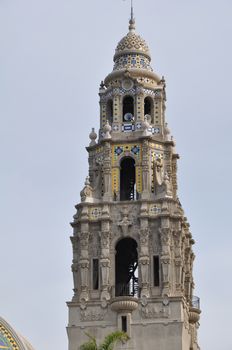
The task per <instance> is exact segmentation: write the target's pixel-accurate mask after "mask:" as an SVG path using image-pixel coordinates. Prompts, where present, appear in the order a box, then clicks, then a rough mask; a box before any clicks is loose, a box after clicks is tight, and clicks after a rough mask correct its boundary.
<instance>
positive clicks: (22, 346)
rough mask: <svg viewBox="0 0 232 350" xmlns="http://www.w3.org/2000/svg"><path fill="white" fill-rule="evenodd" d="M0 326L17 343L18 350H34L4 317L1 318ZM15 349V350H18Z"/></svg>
mask: <svg viewBox="0 0 232 350" xmlns="http://www.w3.org/2000/svg"><path fill="white" fill-rule="evenodd" d="M0 325H1V326H2V327H3V328H4V329H5V330H6V331H7V332H8V333H9V335H10V336H11V337H12V338H13V340H14V342H15V343H16V345H17V347H18V349H17V348H16V349H17V350H34V348H33V347H32V345H31V344H30V343H29V342H28V340H27V339H25V338H24V337H23V336H22V335H20V334H19V333H18V332H16V331H15V330H14V328H13V327H12V326H11V325H10V324H9V323H8V322H7V321H6V320H4V319H3V318H2V317H0ZM16 349H15V350H16Z"/></svg>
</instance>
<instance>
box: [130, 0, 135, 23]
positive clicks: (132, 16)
mask: <svg viewBox="0 0 232 350" xmlns="http://www.w3.org/2000/svg"><path fill="white" fill-rule="evenodd" d="M133 19H134V6H133V0H131V21H133Z"/></svg>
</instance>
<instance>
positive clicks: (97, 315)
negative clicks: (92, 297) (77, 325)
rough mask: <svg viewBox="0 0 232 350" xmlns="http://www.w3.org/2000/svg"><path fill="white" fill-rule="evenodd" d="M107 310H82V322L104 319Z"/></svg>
mask: <svg viewBox="0 0 232 350" xmlns="http://www.w3.org/2000/svg"><path fill="white" fill-rule="evenodd" d="M106 312H107V311H102V310H100V309H98V310H91V311H87V310H81V312H80V320H81V321H82V322H91V321H103V320H104V318H105V315H106Z"/></svg>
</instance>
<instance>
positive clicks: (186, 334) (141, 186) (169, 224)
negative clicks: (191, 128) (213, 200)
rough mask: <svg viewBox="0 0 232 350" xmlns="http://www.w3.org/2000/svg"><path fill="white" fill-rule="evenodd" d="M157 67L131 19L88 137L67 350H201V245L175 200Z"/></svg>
mask: <svg viewBox="0 0 232 350" xmlns="http://www.w3.org/2000/svg"><path fill="white" fill-rule="evenodd" d="M150 61H151V57H150V53H149V49H148V46H147V44H146V42H145V41H144V40H143V39H142V38H141V37H140V36H139V35H137V34H136V33H135V23H134V19H133V18H131V20H130V25H129V33H128V34H127V35H126V36H125V37H124V38H123V39H122V40H121V41H120V43H119V44H118V46H117V48H116V53H115V56H114V62H115V65H114V69H113V71H112V73H110V74H109V75H108V76H107V77H106V79H105V81H104V82H102V83H101V86H100V90H99V96H100V130H99V134H98V137H97V134H96V133H95V131H94V129H93V130H92V132H91V133H90V145H89V146H88V147H87V151H88V154H89V176H88V177H87V179H86V182H85V186H84V188H83V190H82V191H81V203H80V204H78V205H77V206H76V209H77V212H76V214H75V215H74V220H73V222H72V227H73V236H72V237H71V241H72V246H73V264H72V272H73V280H74V296H73V299H72V301H70V302H68V307H69V324H68V327H67V331H68V337H69V350H77V349H78V348H79V346H80V345H81V344H82V343H83V342H85V341H86V339H87V337H86V334H85V333H86V332H87V333H89V334H91V335H93V336H96V338H97V340H99V341H101V340H102V339H103V338H104V336H105V335H107V334H109V333H110V332H112V331H115V330H117V329H120V330H121V329H122V330H125V331H127V333H128V334H129V336H130V340H129V341H128V342H127V343H126V344H120V345H118V347H117V349H133V350H145V349H146V350H152V349H159V350H190V349H192V350H197V349H199V346H198V343H197V328H198V325H199V324H198V321H199V314H200V309H199V300H198V299H197V298H195V299H194V297H193V288H194V281H193V274H192V270H193V261H194V253H193V251H192V245H193V244H194V240H193V239H192V235H191V232H190V229H189V224H188V222H187V219H186V217H185V215H184V211H183V209H182V207H181V204H180V201H179V199H178V196H177V159H178V158H179V156H178V154H177V153H176V151H175V143H174V141H173V139H172V138H171V137H170V135H169V134H170V132H169V129H168V127H167V123H166V120H165V119H166V118H165V101H166V92H165V80H164V78H162V79H161V78H160V77H159V76H158V75H157V74H156V73H154V72H153V70H152V68H151V65H150ZM97 138H98V141H97Z"/></svg>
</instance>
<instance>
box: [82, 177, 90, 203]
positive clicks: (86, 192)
mask: <svg viewBox="0 0 232 350" xmlns="http://www.w3.org/2000/svg"><path fill="white" fill-rule="evenodd" d="M80 196H81V201H82V202H92V198H93V188H92V187H91V186H90V181H89V177H88V176H87V177H86V180H85V187H84V188H83V190H82V191H81V192H80Z"/></svg>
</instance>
